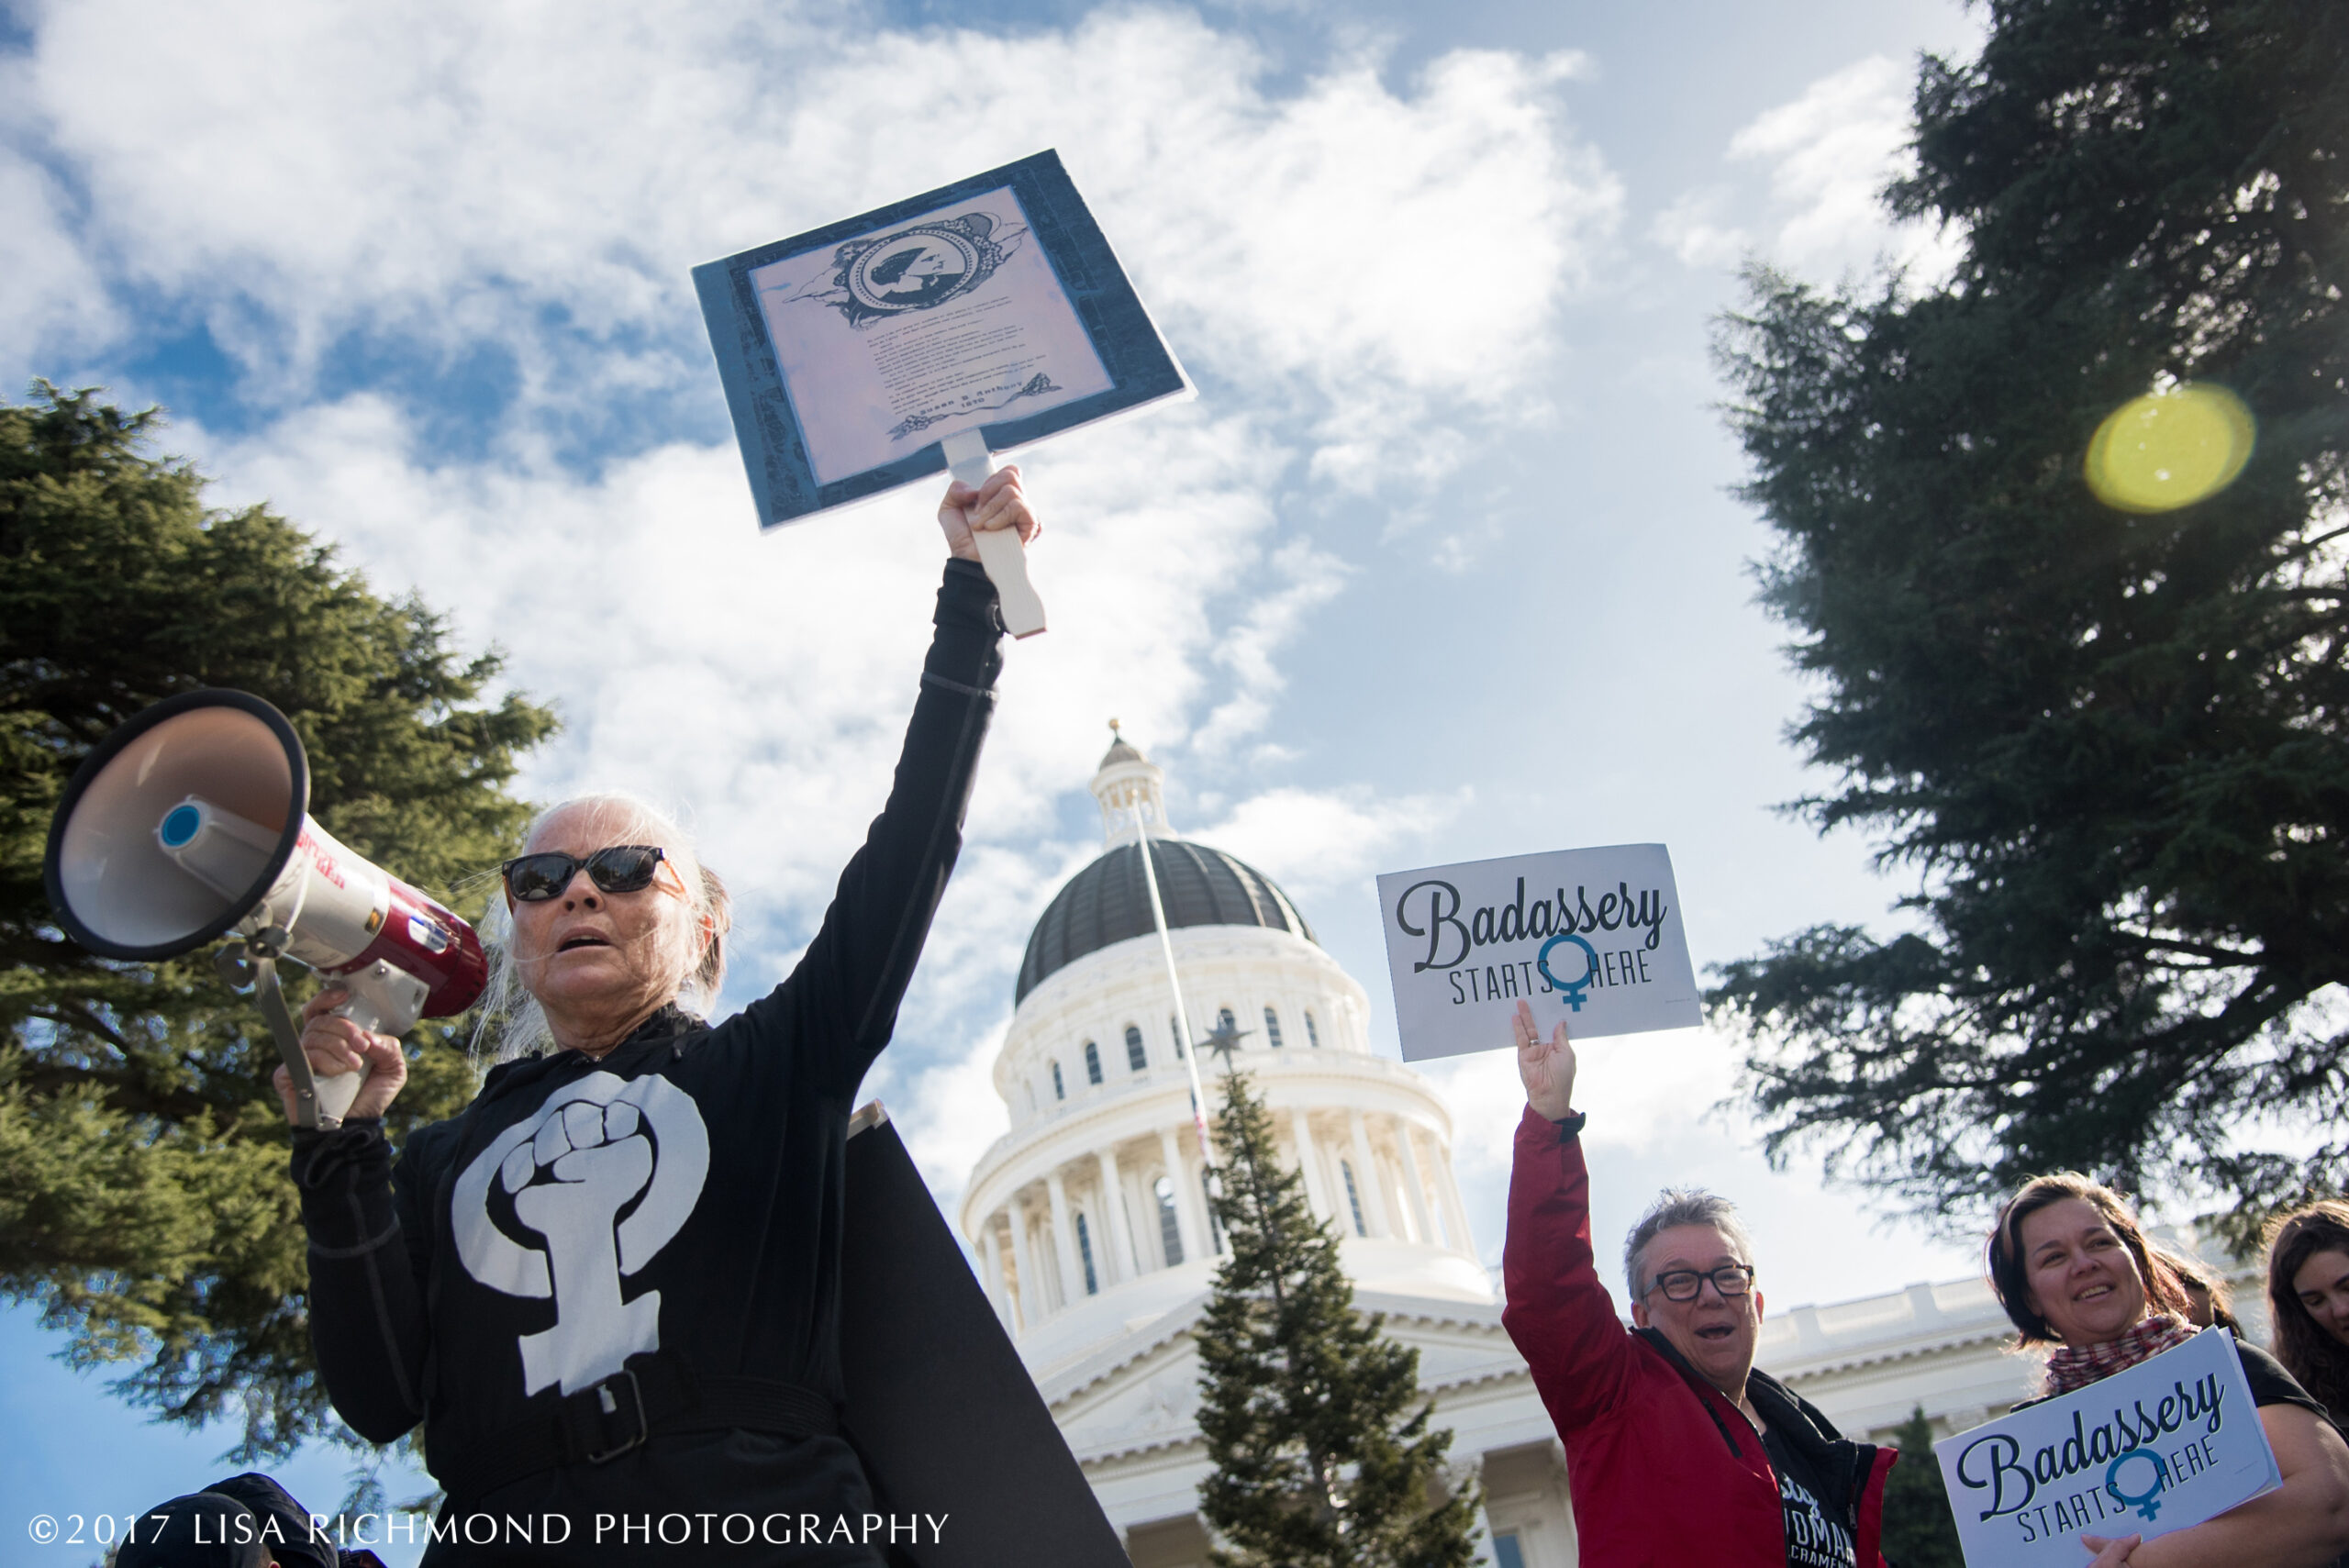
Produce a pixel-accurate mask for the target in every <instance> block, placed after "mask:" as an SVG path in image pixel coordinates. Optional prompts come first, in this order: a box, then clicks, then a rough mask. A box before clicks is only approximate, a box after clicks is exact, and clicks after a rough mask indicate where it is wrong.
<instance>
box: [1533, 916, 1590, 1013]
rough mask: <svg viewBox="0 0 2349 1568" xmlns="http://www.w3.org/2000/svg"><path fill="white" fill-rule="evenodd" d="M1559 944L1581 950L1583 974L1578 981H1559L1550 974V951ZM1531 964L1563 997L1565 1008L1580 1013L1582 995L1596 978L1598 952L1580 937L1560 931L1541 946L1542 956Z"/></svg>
mask: <svg viewBox="0 0 2349 1568" xmlns="http://www.w3.org/2000/svg"><path fill="white" fill-rule="evenodd" d="M1560 942H1572V943H1574V944H1575V946H1576V947H1578V948H1580V949H1582V956H1583V972H1582V978H1581V979H1580V980H1561V979H1559V978H1558V977H1557V976H1556V975H1555V974H1553V973H1551V972H1550V950H1551V949H1552V948H1553V947H1556V946H1557V945H1558V944H1559V943H1560ZM1533 962H1534V964H1535V966H1536V967H1537V968H1539V969H1540V970H1541V971H1542V979H1544V980H1546V981H1548V982H1549V983H1550V984H1552V985H1553V986H1555V987H1556V988H1557V989H1558V991H1559V993H1560V994H1561V995H1564V997H1565V999H1566V1006H1569V1007H1572V1008H1573V1009H1574V1010H1575V1012H1577V1013H1579V1012H1581V1011H1582V994H1583V993H1584V992H1586V991H1587V990H1589V989H1590V983H1591V982H1592V981H1593V980H1595V979H1597V978H1598V949H1597V948H1594V947H1592V946H1591V945H1590V944H1589V943H1588V942H1586V941H1585V940H1582V939H1581V938H1580V937H1578V936H1575V934H1574V933H1573V932H1572V931H1561V932H1559V933H1558V934H1557V935H1556V936H1554V937H1552V938H1551V939H1550V940H1548V941H1546V942H1543V943H1542V956H1541V957H1539V958H1537V959H1535V960H1534V961H1533Z"/></svg>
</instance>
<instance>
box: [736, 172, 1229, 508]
mask: <svg viewBox="0 0 2349 1568" xmlns="http://www.w3.org/2000/svg"><path fill="white" fill-rule="evenodd" d="M694 287H695V289H696V292H697V293H698V295H699V296H700V299H701V306H702V316H703V318H704V320H705V321H706V322H707V325H708V328H709V342H710V350H711V352H712V353H713V354H714V355H715V356H716V358H717V361H718V379H719V381H720V382H721V383H722V384H723V385H724V387H725V389H726V406H727V408H728V410H729V413H731V414H732V416H733V418H734V433H735V437H736V439H737V440H738V441H739V442H740V446H741V449H742V461H743V464H744V467H745V471H746V473H747V474H748V476H749V478H750V482H751V497H752V500H753V501H754V503H755V504H756V506H757V508H758V515H759V522H760V524H761V526H763V527H774V526H775V525H778V524H782V523H788V522H791V521H794V520H795V519H797V518H800V517H807V516H810V515H811V514H813V513H816V512H819V511H823V510H826V509H828V508H830V507H834V506H847V505H849V504H851V503H852V502H856V501H860V500H863V499H864V498H866V497H868V496H872V495H880V494H882V493H884V492H885V491H889V490H893V489H895V488H896V487H897V486H899V485H901V484H912V483H914V482H915V481H917V480H919V479H923V478H926V477H928V476H929V475H931V474H934V473H940V472H941V471H942V470H943V469H944V468H945V467H946V466H947V458H946V451H945V446H944V443H945V441H946V440H947V439H949V438H955V437H968V436H970V435H971V434H973V433H976V434H977V435H978V436H980V437H981V438H983V444H984V447H985V450H987V451H990V452H999V451H1007V450H1010V449H1012V448H1014V447H1020V446H1025V445H1027V444H1028V443H1030V442H1031V441H1037V440H1041V439H1044V438H1046V437H1048V436H1054V435H1058V434H1060V433H1061V432H1063V431H1065V430H1071V429H1074V428H1078V427H1079V426H1083V425H1087V424H1091V423H1094V422H1096V421H1097V420H1101V419H1106V418H1109V417H1113V416H1118V415H1122V414H1126V413H1130V412H1132V411H1133V410H1135V409H1138V408H1141V407H1143V406H1147V405H1149V404H1152V403H1155V402H1158V401H1160V400H1162V399H1166V398H1175V397H1185V396H1188V395H1190V384H1189V382H1188V381H1187V380H1186V379H1185V377H1184V374H1183V370H1182V367H1181V366H1180V365H1179V364H1177V363H1176V362H1175V355H1174V352H1173V351H1172V350H1170V349H1168V348H1167V346H1166V344H1165V341H1164V340H1163V339H1162V338H1160V336H1159V333H1158V328H1156V326H1154V325H1153V324H1152V321H1151V318H1150V314H1149V312H1148V311H1147V310H1145V309H1144V308H1143V307H1142V303H1141V298H1140V297H1139V296H1138V295H1135V293H1134V290H1133V285H1132V284H1130V282H1129V281H1128V280H1127V277H1126V274H1125V270H1124V269H1123V268H1122V267H1120V266H1119V263H1118V259H1117V256H1116V255H1115V253H1113V252H1112V251H1111V250H1110V249H1109V242H1108V239H1105V238H1104V237H1103V235H1102V233H1101V230H1100V228H1099V226H1098V225H1097V224H1096V223H1095V222H1094V220H1093V215H1092V213H1091V211H1090V210H1089V209H1087V207H1086V206H1085V201H1084V198H1082V197H1081V196H1079V195H1077V191H1076V186H1075V185H1074V183H1072V182H1071V181H1070V179H1069V176H1068V172H1067V171H1066V170H1065V169H1063V167H1062V166H1061V161H1060V158H1059V157H1058V155H1057V154H1054V153H1052V152H1049V151H1046V152H1039V153H1037V154H1035V155H1034V156H1032V157H1029V158H1023V159H1020V160H1019V161H1017V162H1014V163H1007V164H1005V165H1003V166H1002V167H1001V168H998V169H990V170H987V171H986V172H984V173H980V174H974V175H972V176H971V177H970V178H968V179H964V180H959V181H956V182H955V183H953V184H951V185H944V186H941V187H940V188H939V189H937V190H934V191H926V192H924V193H923V194H922V195H918V196H911V197H908V198H907V199H906V200H904V201H899V202H893V203H891V204H890V205H889V206H885V207H878V208H875V209H874V211H871V212H868V213H863V214H860V215H858V216H857V217H852V218H844V219H842V220H841V221H840V222H838V223H832V224H828V225H826V226H825V227H823V228H816V229H810V230H808V231H807V233H804V234H797V235H794V236H792V237H791V238H790V239H778V240H776V241H774V243H772V244H767V245H762V246H759V247H757V248H755V249H753V250H744V251H742V252H740V253H739V254H737V255H733V256H728V257H725V258H723V259H721V260H719V261H709V262H706V263H704V264H703V265H701V266H698V267H696V268H695V269H694Z"/></svg>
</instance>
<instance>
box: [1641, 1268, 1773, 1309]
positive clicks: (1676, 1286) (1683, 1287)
mask: <svg viewBox="0 0 2349 1568" xmlns="http://www.w3.org/2000/svg"><path fill="white" fill-rule="evenodd" d="M1707 1280H1710V1281H1712V1282H1713V1288H1714V1289H1715V1290H1717V1291H1720V1293H1721V1294H1722V1295H1723V1296H1743V1295H1744V1294H1745V1293H1746V1292H1747V1291H1750V1290H1752V1289H1753V1266H1752V1265H1751V1264H1748V1263H1724V1264H1722V1265H1721V1266H1720V1268H1718V1269H1712V1270H1709V1271H1707V1272H1706V1273H1698V1272H1697V1271H1696V1270H1695V1269H1670V1270H1667V1271H1665V1272H1664V1273H1660V1274H1658V1275H1656V1276H1655V1278H1654V1279H1653V1280H1652V1281H1650V1282H1649V1284H1648V1288H1649V1289H1650V1290H1661V1291H1662V1292H1664V1299H1665V1300H1666V1301H1694V1300H1696V1299H1697V1297H1698V1296H1700V1295H1702V1294H1703V1293H1704V1289H1705V1282H1706V1281H1707Z"/></svg>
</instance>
